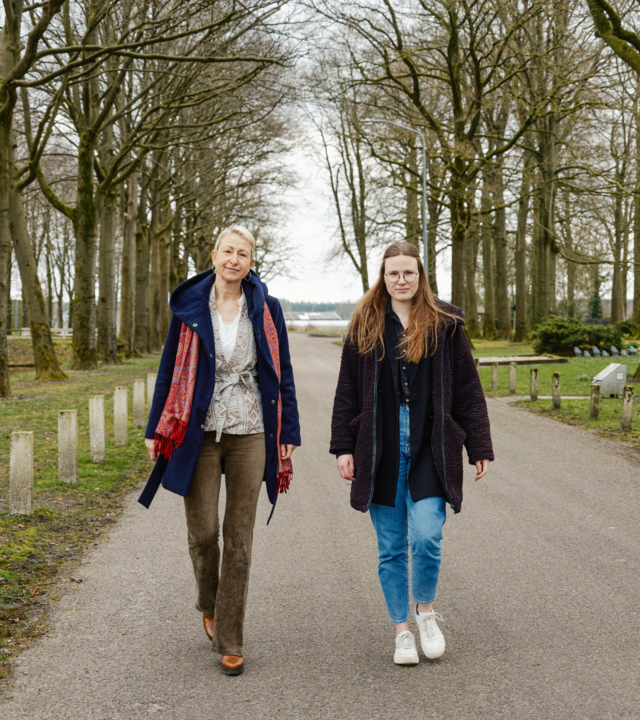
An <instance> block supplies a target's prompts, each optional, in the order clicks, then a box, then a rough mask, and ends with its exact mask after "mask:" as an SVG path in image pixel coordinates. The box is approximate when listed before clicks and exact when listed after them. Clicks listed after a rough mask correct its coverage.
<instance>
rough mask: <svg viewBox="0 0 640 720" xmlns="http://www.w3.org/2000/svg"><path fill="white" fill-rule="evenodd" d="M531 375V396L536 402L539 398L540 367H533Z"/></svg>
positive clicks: (532, 400)
mask: <svg viewBox="0 0 640 720" xmlns="http://www.w3.org/2000/svg"><path fill="white" fill-rule="evenodd" d="M529 375H530V376H529V397H530V399H531V402H536V401H537V400H538V368H531V370H530V373H529Z"/></svg>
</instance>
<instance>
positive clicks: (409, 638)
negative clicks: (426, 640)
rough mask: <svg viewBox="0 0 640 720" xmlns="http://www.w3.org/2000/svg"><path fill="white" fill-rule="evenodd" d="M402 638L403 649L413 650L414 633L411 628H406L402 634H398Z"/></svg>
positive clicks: (401, 646) (401, 647) (401, 645)
mask: <svg viewBox="0 0 640 720" xmlns="http://www.w3.org/2000/svg"><path fill="white" fill-rule="evenodd" d="M398 637H399V638H401V641H400V648H399V649H402V650H412V649H413V646H414V639H413V635H412V634H411V632H410V631H409V630H405V632H403V633H402V634H400V635H398Z"/></svg>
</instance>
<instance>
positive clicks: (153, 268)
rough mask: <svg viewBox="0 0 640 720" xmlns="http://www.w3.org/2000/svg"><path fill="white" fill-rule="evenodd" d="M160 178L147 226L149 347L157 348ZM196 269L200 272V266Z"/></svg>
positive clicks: (158, 331)
mask: <svg viewBox="0 0 640 720" xmlns="http://www.w3.org/2000/svg"><path fill="white" fill-rule="evenodd" d="M159 185H160V180H159V179H158V180H156V182H154V184H153V186H154V190H153V194H152V196H151V197H152V200H151V202H152V207H151V226H150V227H149V233H148V236H149V349H150V350H157V349H158V347H159V345H160V296H159V287H158V285H159V280H160V236H159V234H158V229H159V225H160V222H161V221H160V213H161V204H160V193H159V190H158V186H159ZM198 271H199V272H201V270H200V268H198Z"/></svg>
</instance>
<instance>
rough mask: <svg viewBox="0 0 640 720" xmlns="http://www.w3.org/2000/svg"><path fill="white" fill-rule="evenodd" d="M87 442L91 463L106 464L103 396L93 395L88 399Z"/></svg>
mask: <svg viewBox="0 0 640 720" xmlns="http://www.w3.org/2000/svg"><path fill="white" fill-rule="evenodd" d="M89 440H90V443H91V462H106V461H107V444H106V437H105V429H104V395H93V396H92V397H90V398H89Z"/></svg>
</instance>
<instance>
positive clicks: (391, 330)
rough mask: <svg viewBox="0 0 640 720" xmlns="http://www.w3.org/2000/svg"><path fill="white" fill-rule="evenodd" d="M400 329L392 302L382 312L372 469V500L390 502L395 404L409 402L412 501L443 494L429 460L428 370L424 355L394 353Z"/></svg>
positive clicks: (395, 461)
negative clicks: (377, 454)
mask: <svg viewBox="0 0 640 720" xmlns="http://www.w3.org/2000/svg"><path fill="white" fill-rule="evenodd" d="M403 333H404V328H403V327H402V323H401V322H400V318H398V316H397V314H396V313H395V312H394V311H393V309H392V307H391V303H390V302H389V305H388V307H387V314H386V317H385V338H384V339H385V355H384V359H383V361H382V368H381V372H380V383H379V386H378V387H379V407H380V413H379V415H378V417H379V418H380V419H381V422H382V458H381V460H380V466H379V468H378V472H377V474H376V479H375V486H374V491H373V498H372V502H374V503H377V504H379V505H387V506H389V507H394V506H395V497H396V488H397V483H398V468H399V459H400V456H399V447H400V437H399V432H400V429H399V419H398V414H399V406H400V403H401V402H405V403H406V402H408V403H409V408H410V411H409V412H410V434H411V466H410V469H409V478H408V485H409V492H410V493H411V499H412V500H413V502H418V500H422V499H423V498H427V497H444V496H445V494H444V491H443V489H442V484H441V482H440V478H439V476H438V471H437V470H436V466H435V463H434V462H433V450H432V447H431V434H432V430H433V398H432V385H433V383H432V373H433V363H432V360H431V356H430V355H428V356H427V357H424V358H422V359H421V360H420V362H419V363H410V362H407V361H406V360H403V359H402V358H398V344H399V343H400V341H401V339H402V337H403Z"/></svg>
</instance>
